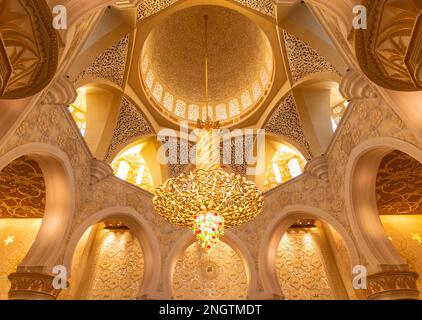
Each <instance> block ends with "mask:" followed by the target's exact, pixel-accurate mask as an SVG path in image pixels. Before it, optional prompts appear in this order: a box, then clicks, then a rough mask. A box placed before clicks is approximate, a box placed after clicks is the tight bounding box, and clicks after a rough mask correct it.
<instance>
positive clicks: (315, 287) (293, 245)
mask: <svg viewBox="0 0 422 320" xmlns="http://www.w3.org/2000/svg"><path fill="white" fill-rule="evenodd" d="M314 232H315V231H314V230H307V229H303V228H299V229H297V230H296V229H289V231H288V232H287V233H286V234H285V235H284V236H283V238H282V239H281V241H280V244H279V247H278V249H277V256H276V260H275V261H276V262H275V267H276V270H277V277H278V281H279V284H280V286H281V289H282V291H283V294H284V295H285V296H286V298H287V299H290V300H314V299H316V300H328V299H334V298H335V296H334V294H333V292H332V289H331V288H330V284H329V280H328V276H327V270H326V269H325V266H324V258H323V256H322V254H321V252H320V248H319V245H318V242H317V241H316V239H315V234H314Z"/></svg>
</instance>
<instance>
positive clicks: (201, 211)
mask: <svg viewBox="0 0 422 320" xmlns="http://www.w3.org/2000/svg"><path fill="white" fill-rule="evenodd" d="M204 18H205V48H207V16H205V17H204ZM205 98H206V106H207V107H208V52H207V49H206V50H205ZM207 109H208V108H207ZM218 129H219V123H218V121H217V122H213V121H211V120H210V119H207V120H206V121H201V120H198V129H196V132H195V133H196V135H197V136H198V142H197V144H196V170H195V171H194V172H190V173H189V174H184V173H182V174H180V175H179V176H178V177H176V178H170V179H168V180H166V181H165V182H164V183H163V184H162V185H161V186H159V187H158V188H157V189H156V191H155V196H154V198H153V204H154V207H155V211H156V212H157V214H158V215H160V216H162V217H164V218H165V219H167V220H168V221H169V222H171V223H173V224H175V225H179V226H183V227H187V228H190V229H192V230H193V233H194V235H195V238H196V240H197V241H198V243H199V244H200V246H201V248H203V249H204V250H205V251H206V252H208V253H209V252H211V250H212V249H213V248H214V247H215V246H216V245H217V243H218V241H219V239H220V237H221V236H223V235H224V229H227V228H231V227H235V226H238V225H241V224H243V223H245V222H247V221H250V220H252V219H253V218H255V217H256V215H258V214H259V213H260V212H261V210H262V207H263V203H264V197H263V192H262V191H261V190H260V189H259V188H258V187H257V186H256V184H255V183H254V182H252V181H249V180H246V179H245V178H244V177H241V176H240V175H235V174H229V173H227V172H226V171H224V170H223V169H221V167H220V135H219V131H218Z"/></svg>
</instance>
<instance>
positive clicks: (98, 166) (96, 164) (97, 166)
mask: <svg viewBox="0 0 422 320" xmlns="http://www.w3.org/2000/svg"><path fill="white" fill-rule="evenodd" d="M112 174H113V169H112V168H111V167H110V165H109V164H108V163H107V162H104V161H101V160H97V159H94V160H92V162H91V185H94V184H96V183H98V182H100V181H101V180H103V179H105V178H107V177H108V176H111V175H112Z"/></svg>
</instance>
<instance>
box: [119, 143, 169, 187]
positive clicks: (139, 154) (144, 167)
mask: <svg viewBox="0 0 422 320" xmlns="http://www.w3.org/2000/svg"><path fill="white" fill-rule="evenodd" d="M159 147H160V145H159V142H158V141H157V139H156V137H155V136H149V137H144V138H141V139H137V140H135V141H134V142H132V143H130V144H128V145H127V146H125V147H124V148H123V149H122V150H121V151H120V152H119V153H118V154H117V155H116V156H115V157H114V159H113V161H112V162H111V166H112V168H113V170H114V174H115V175H116V177H118V178H120V179H122V180H125V181H127V182H129V183H132V184H134V185H136V186H138V187H140V188H143V189H145V190H147V191H150V192H154V189H155V187H156V186H158V185H160V184H161V182H162V181H164V179H165V178H166V176H167V172H166V171H167V170H166V169H167V168H166V166H165V165H161V164H160V163H159V161H157V152H158V150H159Z"/></svg>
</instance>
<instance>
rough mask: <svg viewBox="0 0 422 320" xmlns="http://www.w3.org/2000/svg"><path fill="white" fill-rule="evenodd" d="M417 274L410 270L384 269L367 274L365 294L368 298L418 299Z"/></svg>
mask: <svg viewBox="0 0 422 320" xmlns="http://www.w3.org/2000/svg"><path fill="white" fill-rule="evenodd" d="M417 279H418V274H417V273H415V272H410V271H384V272H379V273H375V274H372V275H369V276H368V278H367V281H368V283H367V289H366V296H367V299H368V300H402V299H406V300H412V299H418V296H419V291H418V289H417V286H416V280H417Z"/></svg>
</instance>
